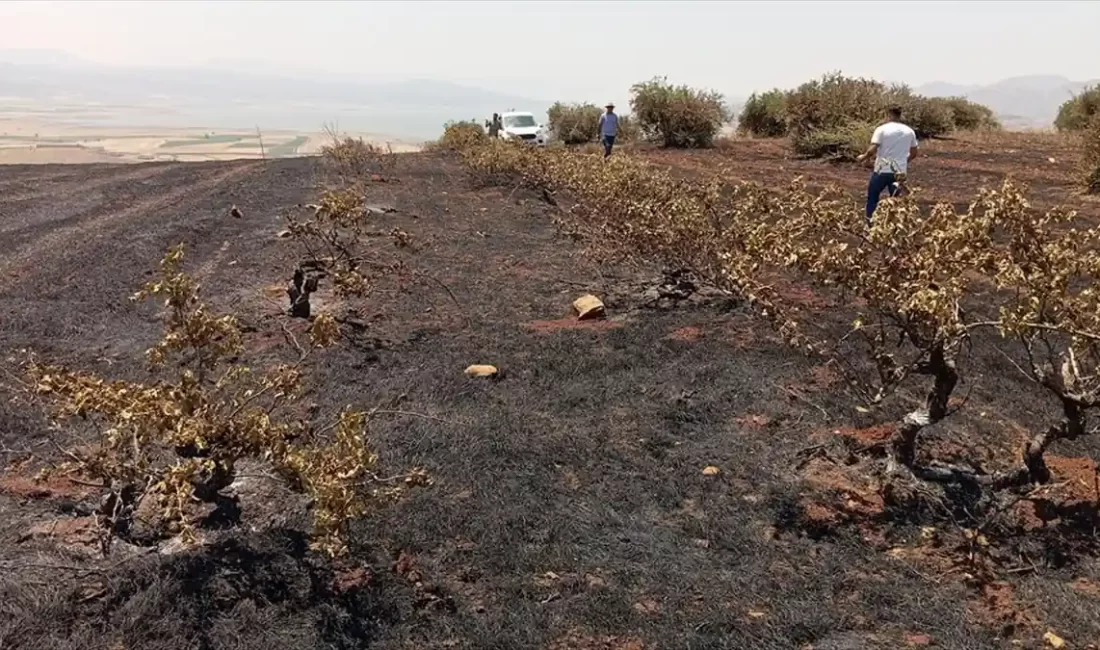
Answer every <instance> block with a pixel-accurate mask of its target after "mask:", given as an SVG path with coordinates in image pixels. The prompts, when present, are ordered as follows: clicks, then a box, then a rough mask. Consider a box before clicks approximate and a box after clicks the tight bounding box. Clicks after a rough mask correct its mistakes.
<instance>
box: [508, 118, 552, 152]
mask: <svg viewBox="0 0 1100 650" xmlns="http://www.w3.org/2000/svg"><path fill="white" fill-rule="evenodd" d="M500 123H501V129H500V137H502V138H504V139H506V140H511V139H517V140H522V141H524V142H530V143H532V144H536V145H539V146H545V145H546V143H547V142H548V141H549V140H550V137H549V134H548V133H547V131H546V127H545V126H543V125H542V124H539V123H538V120H536V119H535V116H534V114H532V113H524V112H517V111H513V112H509V113H501V114H500Z"/></svg>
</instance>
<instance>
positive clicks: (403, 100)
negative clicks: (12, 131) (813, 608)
mask: <svg viewBox="0 0 1100 650" xmlns="http://www.w3.org/2000/svg"><path fill="white" fill-rule="evenodd" d="M0 98H7V100H8V101H9V102H11V101H13V98H14V99H17V100H24V101H26V102H29V103H33V104H34V105H37V106H50V105H67V106H72V105H75V104H87V105H100V106H102V107H103V109H104V110H101V111H100V114H102V115H103V116H105V117H104V118H103V119H105V120H107V121H109V122H112V123H120V122H122V121H123V120H125V125H127V126H203V127H215V128H241V127H250V126H252V125H256V124H259V125H261V126H263V127H264V128H268V129H305V130H318V129H320V128H321V126H322V125H323V124H324V123H329V122H334V121H338V122H339V125H340V127H341V128H342V129H348V130H355V131H370V132H374V133H385V134H389V135H394V136H399V137H407V138H410V139H420V138H432V137H436V136H438V135H439V133H440V132H441V131H442V128H443V124H444V122H446V121H448V120H461V119H479V120H480V119H485V118H487V117H488V116H489V115H491V114H492V113H493V112H496V111H505V110H509V109H512V108H514V109H516V110H529V111H532V112H534V113H535V114H536V115H538V114H540V113H545V111H546V109H547V108H549V106H550V104H551V102H548V101H545V100H536V99H530V98H525V97H522V96H519V95H512V94H508V93H499V92H494V91H490V90H485V89H482V88H476V87H472V86H465V85H462V84H456V83H451V82H447V81H437V80H431V79H409V80H401V81H367V80H361V79H346V78H341V77H336V76H324V75H317V74H314V75H310V74H309V73H305V72H294V73H289V74H285V75H280V74H276V73H270V72H260V71H255V70H249V71H242V70H237V69H233V68H232V67H230V65H226V64H218V65H209V66H204V67H191V68H128V67H127V68H123V67H110V66H101V65H96V64H91V63H87V62H84V61H82V60H80V59H77V58H75V57H71V56H68V55H66V54H64V53H58V52H53V51H49V50H46V51H41V52H39V51H30V52H28V51H25V50H14V51H12V50H2V49H0ZM2 106H3V105H2V104H0V108H2ZM143 107H144V108H145V109H147V110H144V111H141V110H135V109H140V108H143ZM115 108H119V109H125V110H120V111H116V113H115V114H113V115H108V113H110V112H111V110H112V109H115ZM119 115H125V117H122V118H120V117H118V116H119ZM0 117H3V112H0ZM166 122H167V123H166Z"/></svg>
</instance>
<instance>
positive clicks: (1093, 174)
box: [1081, 115, 1100, 194]
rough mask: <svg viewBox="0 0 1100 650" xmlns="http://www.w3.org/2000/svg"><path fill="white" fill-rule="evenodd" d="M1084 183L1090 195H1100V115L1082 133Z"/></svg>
mask: <svg viewBox="0 0 1100 650" xmlns="http://www.w3.org/2000/svg"><path fill="white" fill-rule="evenodd" d="M1081 154H1082V155H1081V168H1082V174H1081V175H1082V179H1081V180H1082V182H1083V183H1084V186H1085V191H1086V192H1088V193H1089V194H1100V115H1096V116H1094V117H1093V118H1092V120H1090V121H1089V126H1088V128H1086V129H1085V130H1084V131H1083V132H1082V133H1081Z"/></svg>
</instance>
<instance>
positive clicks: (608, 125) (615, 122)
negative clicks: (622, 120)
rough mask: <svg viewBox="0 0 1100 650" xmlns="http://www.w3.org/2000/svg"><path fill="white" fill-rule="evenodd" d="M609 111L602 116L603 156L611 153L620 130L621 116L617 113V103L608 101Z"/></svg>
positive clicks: (601, 138) (601, 139) (601, 141)
mask: <svg viewBox="0 0 1100 650" xmlns="http://www.w3.org/2000/svg"><path fill="white" fill-rule="evenodd" d="M604 108H606V109H607V112H606V113H604V114H603V115H601V116H600V143H602V144H603V157H604V158H607V157H608V156H610V155H611V147H613V146H615V135H616V134H617V133H618V132H619V116H618V115H616V114H615V105H614V104H612V103H610V102H608V104H607V106H605V107H604Z"/></svg>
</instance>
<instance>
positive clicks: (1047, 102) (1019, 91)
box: [914, 75, 1100, 128]
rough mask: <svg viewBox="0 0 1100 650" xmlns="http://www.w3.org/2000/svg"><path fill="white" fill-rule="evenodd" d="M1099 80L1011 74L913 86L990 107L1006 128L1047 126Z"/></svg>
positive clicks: (929, 93) (926, 93)
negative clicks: (978, 81) (969, 82)
mask: <svg viewBox="0 0 1100 650" xmlns="http://www.w3.org/2000/svg"><path fill="white" fill-rule="evenodd" d="M1097 83H1100V79H1094V80H1092V81H1071V80H1070V79H1067V78H1065V77H1060V76H1056V75H1034V76H1028V77H1012V78H1009V79H1004V80H1002V81H998V82H996V83H992V84H989V85H985V86H966V85H960V84H953V83H946V82H940V81H937V82H933V83H928V84H924V85H922V86H918V87H916V88H914V90H915V91H916V92H918V93H920V94H922V95H928V96H930V97H951V96H963V97H966V98H968V99H970V100H971V101H975V102H978V103H979V104H985V105H986V106H988V107H990V108H991V109H993V112H994V113H996V114H997V115H998V117H999V118H1000V119H1001V122H1002V123H1004V125H1005V126H1006V127H1010V128H1013V127H1016V128H1028V127H1049V126H1051V124H1052V123H1053V122H1054V117H1055V116H1056V115H1057V114H1058V107H1059V106H1061V105H1062V103H1063V102H1065V101H1066V100H1067V99H1069V98H1071V97H1073V96H1074V95H1075V94H1077V93H1079V92H1081V91H1082V90H1084V89H1085V88H1086V87H1088V86H1091V85H1094V84H1097Z"/></svg>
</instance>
